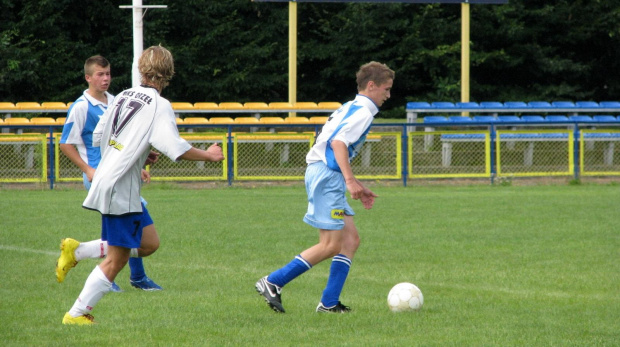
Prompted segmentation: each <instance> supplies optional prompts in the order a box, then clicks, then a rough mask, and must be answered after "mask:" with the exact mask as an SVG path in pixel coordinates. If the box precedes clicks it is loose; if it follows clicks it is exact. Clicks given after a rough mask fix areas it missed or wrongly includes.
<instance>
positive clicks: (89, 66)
mask: <svg viewBox="0 0 620 347" xmlns="http://www.w3.org/2000/svg"><path fill="white" fill-rule="evenodd" d="M95 65H98V66H101V67H108V66H109V65H110V62H109V61H108V60H107V59H106V58H104V57H102V56H100V55H93V56H92V57H90V58H88V59H86V61H85V62H84V74H85V75H88V76H92V75H93V66H95Z"/></svg>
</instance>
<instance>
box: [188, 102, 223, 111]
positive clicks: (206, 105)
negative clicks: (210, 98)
mask: <svg viewBox="0 0 620 347" xmlns="http://www.w3.org/2000/svg"><path fill="white" fill-rule="evenodd" d="M218 108H219V106H218V105H217V104H216V103H214V102H197V103H194V109H197V110H217V109H218Z"/></svg>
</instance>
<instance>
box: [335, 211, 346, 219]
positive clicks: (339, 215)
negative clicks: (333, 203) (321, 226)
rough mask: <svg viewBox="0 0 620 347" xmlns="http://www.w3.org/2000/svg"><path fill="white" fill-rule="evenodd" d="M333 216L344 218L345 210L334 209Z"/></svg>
mask: <svg viewBox="0 0 620 347" xmlns="http://www.w3.org/2000/svg"><path fill="white" fill-rule="evenodd" d="M332 218H334V219H344V210H332Z"/></svg>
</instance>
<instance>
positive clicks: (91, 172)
mask: <svg viewBox="0 0 620 347" xmlns="http://www.w3.org/2000/svg"><path fill="white" fill-rule="evenodd" d="M85 174H86V178H87V179H88V182H92V181H93V177H94V176H95V169H93V168H92V167H90V166H89V167H88V169H86V172H85Z"/></svg>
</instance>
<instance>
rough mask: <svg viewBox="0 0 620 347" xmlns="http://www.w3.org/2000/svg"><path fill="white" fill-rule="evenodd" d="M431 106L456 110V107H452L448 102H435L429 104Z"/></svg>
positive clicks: (452, 104)
mask: <svg viewBox="0 0 620 347" xmlns="http://www.w3.org/2000/svg"><path fill="white" fill-rule="evenodd" d="M431 105H432V106H433V107H434V108H456V106H454V103H452V102H449V101H435V102H433V103H431Z"/></svg>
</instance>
